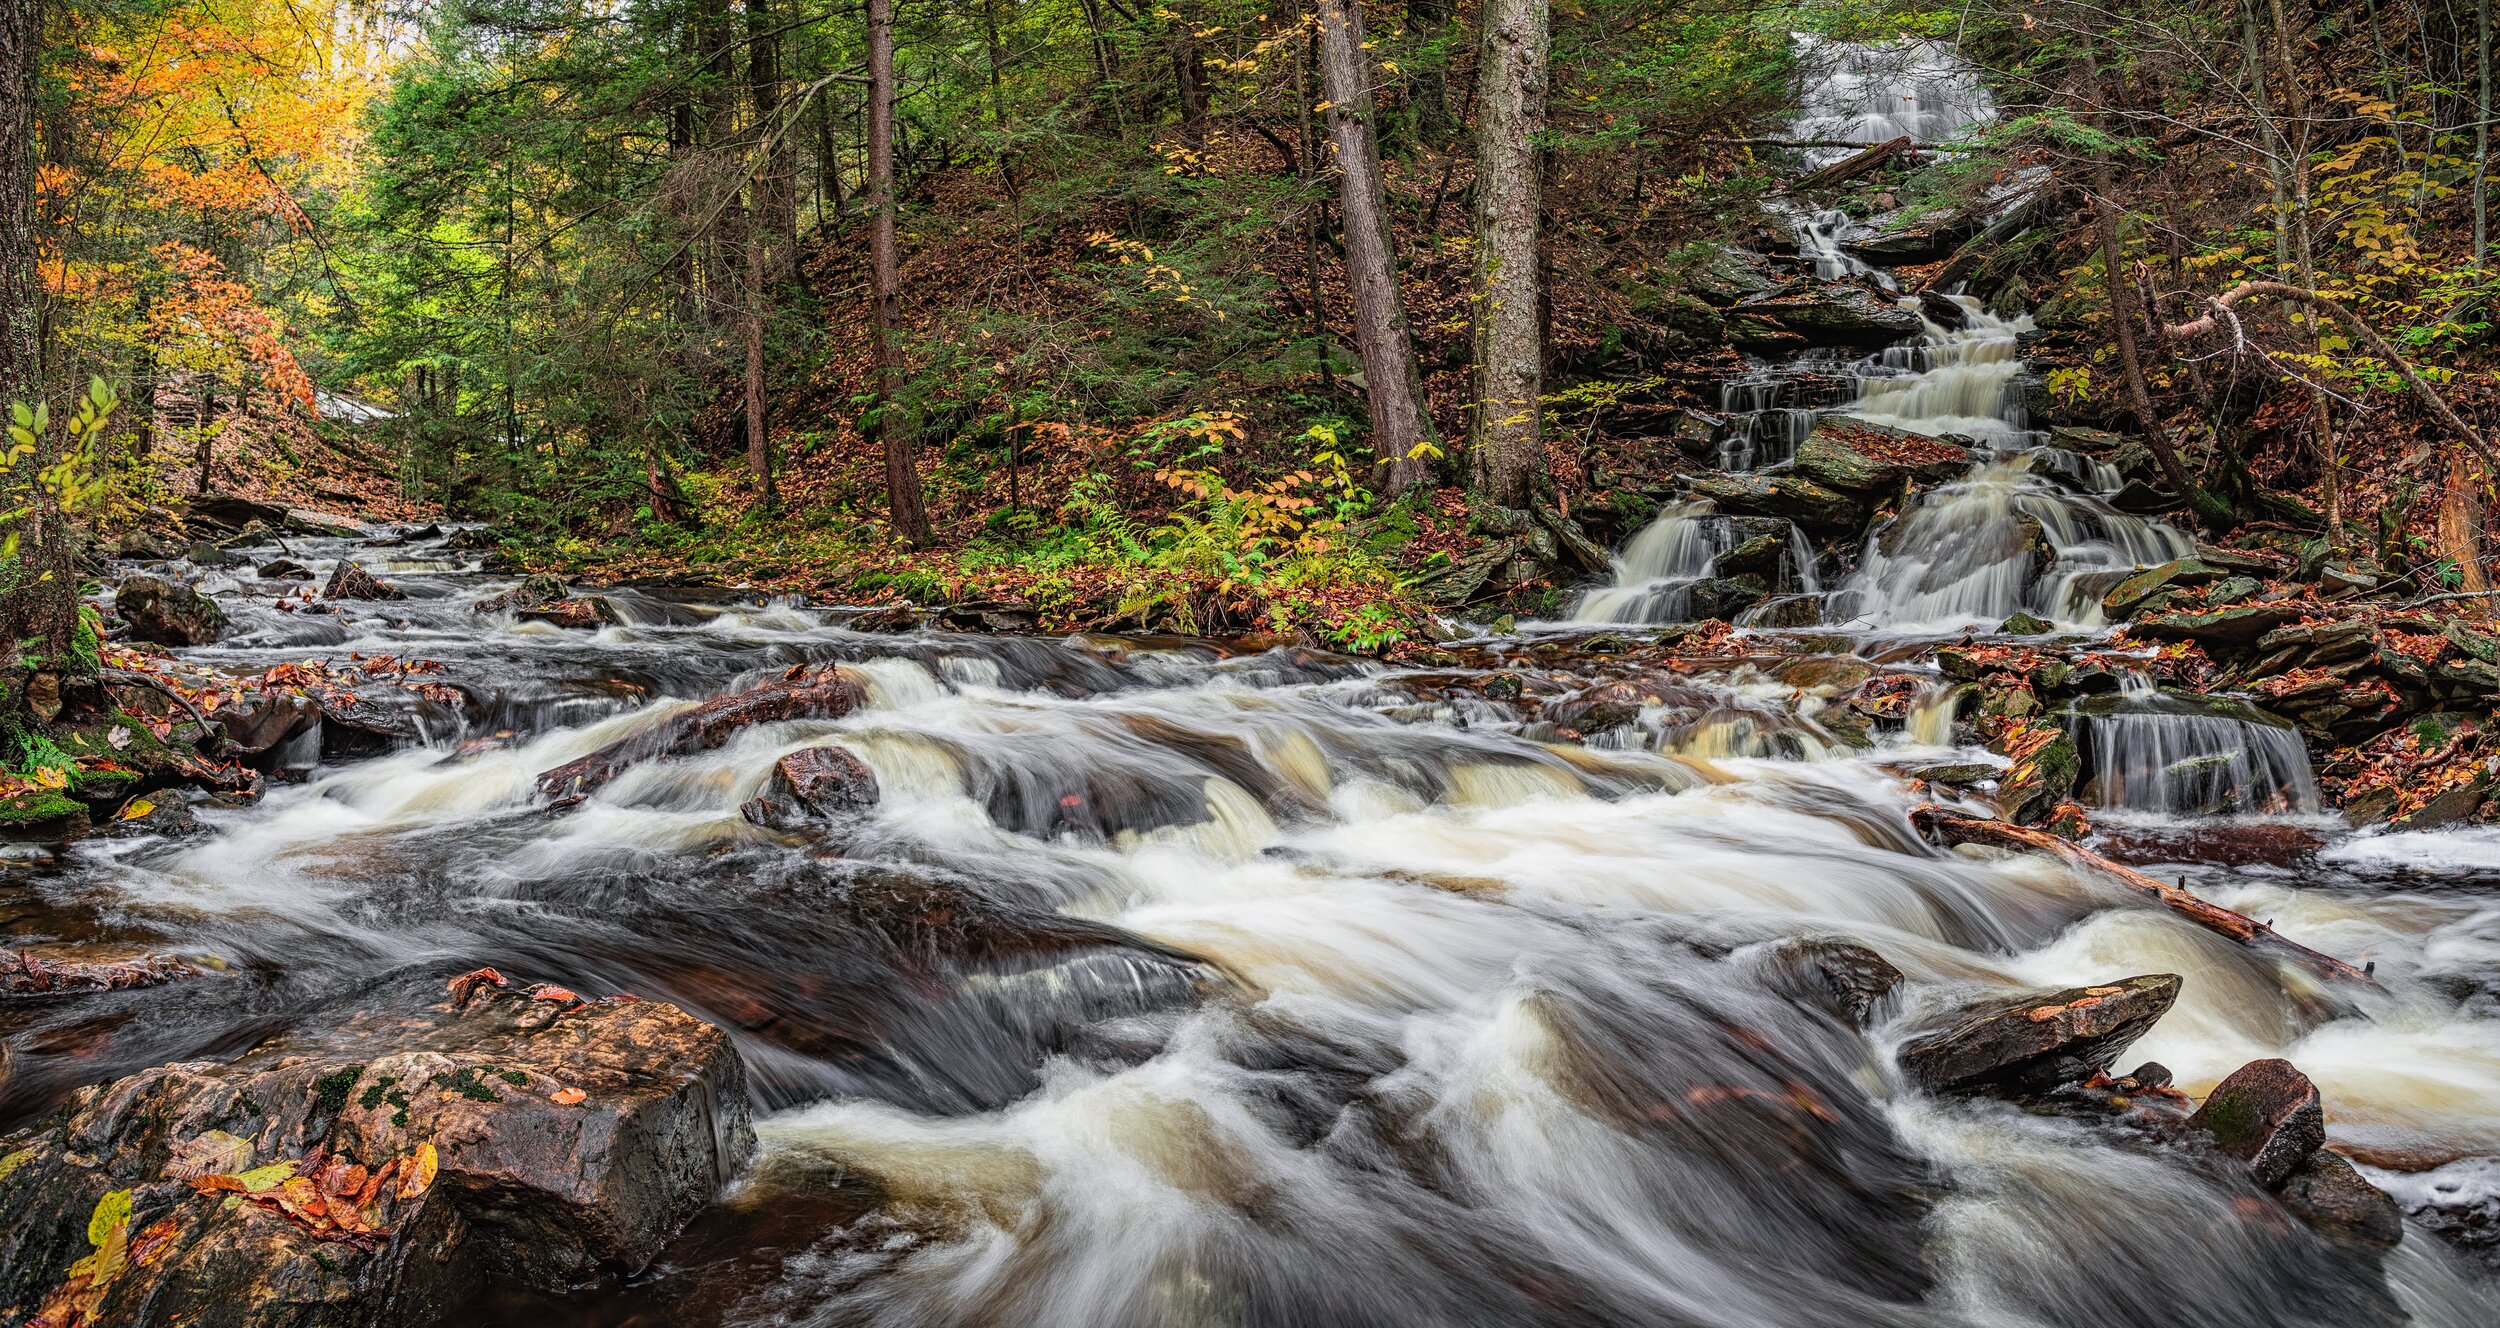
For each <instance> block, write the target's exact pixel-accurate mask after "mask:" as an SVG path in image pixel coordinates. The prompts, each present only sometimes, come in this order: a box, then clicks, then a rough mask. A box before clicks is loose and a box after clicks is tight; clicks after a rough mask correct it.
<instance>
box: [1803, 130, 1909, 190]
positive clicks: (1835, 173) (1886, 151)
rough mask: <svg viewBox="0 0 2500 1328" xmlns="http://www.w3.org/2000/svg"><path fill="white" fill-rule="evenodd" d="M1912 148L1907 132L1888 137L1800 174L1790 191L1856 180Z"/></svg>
mask: <svg viewBox="0 0 2500 1328" xmlns="http://www.w3.org/2000/svg"><path fill="white" fill-rule="evenodd" d="M1910 150H1911V145H1910V137H1909V135H1907V134H1904V135H1902V136H1901V137H1899V138H1894V139H1887V140H1885V141H1884V142H1881V143H1877V144H1875V145H1874V146H1873V147H1870V148H1868V149H1866V150H1865V151H1863V152H1859V153H1854V154H1852V155H1850V156H1847V157H1843V158H1841V159H1840V160H1839V161H1836V162H1833V163H1832V164H1831V165H1829V166H1826V167H1824V168H1823V169H1821V170H1819V171H1812V172H1809V173H1807V174H1805V175H1800V176H1798V177H1797V179H1796V180H1795V181H1794V182H1793V183H1791V184H1790V185H1789V186H1788V192H1790V193H1792V194H1794V193H1801V192H1803V191H1805V190H1808V189H1821V188H1824V187H1825V186H1828V185H1835V184H1840V183H1842V182H1844V181H1848V180H1854V179H1856V178H1858V177H1859V176H1861V175H1864V174H1866V173H1867V172H1868V171H1871V170H1874V169H1875V168H1876V167H1878V166H1881V165H1883V164H1884V163H1885V162H1886V161H1888V160H1890V159H1891V157H1892V155H1893V154H1894V153H1896V152H1908V151H1910Z"/></svg>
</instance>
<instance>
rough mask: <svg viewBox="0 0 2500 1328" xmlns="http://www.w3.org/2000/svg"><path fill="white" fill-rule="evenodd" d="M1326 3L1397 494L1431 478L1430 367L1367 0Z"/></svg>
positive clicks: (1325, 38) (1349, 189) (1370, 381)
mask: <svg viewBox="0 0 2500 1328" xmlns="http://www.w3.org/2000/svg"><path fill="white" fill-rule="evenodd" d="M1317 3H1318V11H1319V80H1320V95H1321V97H1323V98H1324V99H1325V100H1326V102H1327V104H1328V141H1329V146H1330V147H1331V148H1332V149H1333V150H1334V152H1335V154H1336V158H1337V179H1338V194H1339V201H1338V207H1339V211H1340V212H1341V213H1342V219H1343V221H1344V229H1345V263H1346V285H1347V286H1348V287H1350V288H1351V289H1352V291H1353V294H1354V341H1355V348H1356V350H1357V351H1359V352H1360V353H1361V355H1362V357H1363V391H1364V397H1365V400H1366V403H1367V404H1368V406H1369V412H1370V416H1371V441H1372V453H1373V455H1375V456H1377V457H1378V458H1380V476H1379V483H1380V487H1381V489H1382V490H1383V491H1384V492H1386V493H1388V494H1390V495H1396V494H1400V493H1403V492H1405V491H1406V490H1408V489H1410V488H1413V487H1414V486H1416V485H1418V484H1421V483H1423V482H1425V481H1426V480H1427V479H1429V478H1430V477H1431V474H1432V465H1431V462H1430V460H1429V459H1428V458H1427V457H1425V456H1424V455H1421V454H1420V452H1421V451H1422V450H1423V449H1425V448H1427V447H1430V446H1433V445H1436V444H1437V443H1438V441H1439V440H1438V438H1437V436H1436V435H1435V434H1434V432H1433V428H1432V417H1431V416H1430V415H1429V414H1428V413H1426V411H1425V410H1424V379H1423V373H1422V371H1421V370H1420V369H1418V368H1417V366H1416V364H1415V346H1414V342H1413V341H1412V340H1411V339H1410V338H1409V337H1408V335H1407V326H1406V301H1405V299H1404V297H1403V296H1402V295H1401V294H1400V292H1399V290H1398V272H1397V255H1396V250H1395V247H1394V246H1395V242H1394V241H1393V240H1392V239H1391V238H1390V234H1389V209H1388V203H1387V200H1386V191H1385V189H1384V187H1383V185H1382V182H1381V174H1380V145H1379V143H1378V141H1377V140H1376V139H1375V138H1374V137H1373V122H1372V95H1371V80H1370V77H1369V74H1370V69H1369V62H1368V61H1367V60H1366V59H1365V58H1364V55H1363V10H1362V4H1361V0H1317Z"/></svg>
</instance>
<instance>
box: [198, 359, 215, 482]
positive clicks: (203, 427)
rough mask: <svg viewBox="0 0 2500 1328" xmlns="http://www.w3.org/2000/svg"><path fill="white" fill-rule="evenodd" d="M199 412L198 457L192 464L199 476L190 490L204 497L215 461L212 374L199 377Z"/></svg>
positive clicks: (213, 380) (213, 378)
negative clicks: (209, 474)
mask: <svg viewBox="0 0 2500 1328" xmlns="http://www.w3.org/2000/svg"><path fill="white" fill-rule="evenodd" d="M199 411H200V416H199V418H200V442H199V456H198V457H197V458H195V459H194V462H193V465H194V468H195V469H197V470H198V471H199V475H198V480H197V483H196V484H195V485H194V486H193V488H192V492H193V493H196V494H201V495H205V494H207V492H208V472H209V468H210V467H211V466H212V465H213V464H214V463H215V462H216V459H217V453H216V442H217V435H216V434H215V432H213V431H214V430H215V429H216V427H217V375H215V374H213V373H203V374H201V375H200V404H199Z"/></svg>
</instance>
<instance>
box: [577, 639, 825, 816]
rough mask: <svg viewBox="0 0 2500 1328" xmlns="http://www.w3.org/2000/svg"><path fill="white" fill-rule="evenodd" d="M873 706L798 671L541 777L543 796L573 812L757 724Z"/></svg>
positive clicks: (819, 673)
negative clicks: (647, 771) (662, 761)
mask: <svg viewBox="0 0 2500 1328" xmlns="http://www.w3.org/2000/svg"><path fill="white" fill-rule="evenodd" d="M867 703H868V690H867V689H866V688H865V687H862V686H861V685H860V684H859V683H858V682H857V681H855V680H853V679H852V678H851V677H850V676H849V675H847V674H844V673H842V672H841V671H840V670H838V669H834V668H820V669H816V670H813V671H810V670H808V669H806V668H804V667H800V668H793V669H791V670H790V671H789V672H788V673H786V674H784V675H783V676H781V677H780V678H777V679H774V680H773V681H771V682H768V683H765V684H763V685H762V686H758V687H750V688H748V689H746V690H745V691H739V692H729V693H726V694H724V695H721V696H715V697H713V698H712V699H710V700H708V701H705V702H703V703H702V704H700V705H695V706H689V707H687V708H686V709H684V710H680V711H678V712H676V713H675V714H672V715H670V716H668V718H666V719H664V720H662V721H660V723H659V724H658V725H657V726H656V727H654V728H652V729H650V730H648V731H646V732H643V733H637V734H635V735H633V736H631V737H626V738H619V739H618V740H616V741H615V742H612V743H609V744H608V745H607V746H605V747H602V748H600V749H599V750H597V751H595V752H592V753H591V754H590V755H588V756H585V757H582V758H581V759H580V760H577V761H571V762H568V763H566V764H564V765H560V766H557V767H556V768H555V769H553V770H549V771H545V772H543V773H541V774H540V775H539V776H538V791H539V792H540V793H541V794H544V795H545V796H546V797H547V798H548V799H549V800H551V801H552V802H553V803H554V804H555V805H557V806H560V807H561V806H570V805H572V804H573V803H577V802H580V801H581V800H582V799H584V798H587V797H589V796H590V795H591V794H593V793H596V792H598V791H599V790H600V789H602V788H605V787H606V786H607V785H608V784H609V783H610V782H611V781H613V780H614V779H615V778H616V777H617V776H618V775H621V774H623V773H625V771H626V769H627V768H628V767H631V766H633V765H635V764H637V763H639V762H642V761H648V760H653V759H657V758H659V757H664V756H688V755H692V754H693V753H695V752H702V751H710V750H712V749H713V748H715V747H718V746H720V745H721V744H722V743H725V742H727V741H729V739H730V738H731V737H732V736H733V735H735V734H737V733H739V732H740V731H742V730H744V729H746V728H748V727H750V726H752V725H756V724H769V723H775V722H778V721H781V720H786V719H838V718H840V717H841V716H843V715H847V714H849V713H850V712H852V711H853V710H856V709H858V708H859V707H861V706H863V705H866V704H867Z"/></svg>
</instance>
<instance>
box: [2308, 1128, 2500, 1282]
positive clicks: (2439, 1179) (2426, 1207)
mask: <svg viewBox="0 0 2500 1328" xmlns="http://www.w3.org/2000/svg"><path fill="white" fill-rule="evenodd" d="M2369 1178H2370V1179H2373V1180H2375V1181H2376V1182H2377V1184H2378V1187H2379V1188H2380V1189H2381V1190H2382V1191H2383V1192H2385V1193H2387V1194H2388V1195H2389V1196H2390V1197H2392V1198H2393V1199H2394V1200H2395V1201H2396V1203H2397V1206H2398V1207H2399V1208H2401V1209H2402V1210H2403V1212H2404V1213H2405V1215H2406V1216H2407V1217H2409V1218H2411V1219H2412V1220H2413V1222H2414V1224H2415V1225H2417V1226H2419V1227H2420V1228H2421V1229H2422V1230H2424V1231H2427V1232H2429V1233H2431V1234H2432V1235H2434V1236H2437V1237H2438V1238H2439V1239H2440V1240H2442V1241H2444V1242H2446V1243H2447V1244H2448V1245H2450V1246H2451V1247H2453V1248H2455V1249H2456V1250H2458V1251H2459V1252H2460V1253H2462V1254H2464V1255H2465V1256H2466V1257H2468V1258H2470V1259H2473V1260H2475V1261H2476V1262H2478V1263H2480V1264H2481V1265H2482V1266H2483V1267H2484V1268H2486V1269H2489V1270H2490V1271H2492V1272H2495V1273H2500V1157H2466V1158H2457V1159H2453V1160H2450V1161H2447V1162H2443V1163H2441V1164H2440V1165H2439V1166H2436V1167H2433V1168H2431V1169H2429V1170H2425V1171H2413V1170H2410V1169H2408V1170H2404V1171H2380V1170H2377V1169H2376V1168H2372V1170H2371V1172H2370V1177H2369ZM2285 1188H2287V1189H2288V1188H2289V1187H2288V1186H2287V1187H2285Z"/></svg>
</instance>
